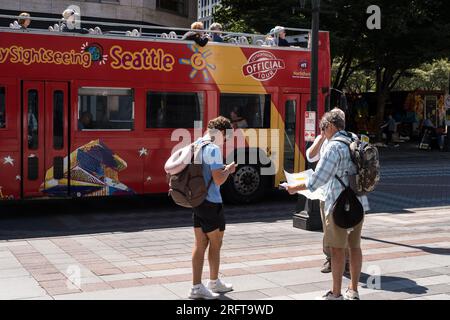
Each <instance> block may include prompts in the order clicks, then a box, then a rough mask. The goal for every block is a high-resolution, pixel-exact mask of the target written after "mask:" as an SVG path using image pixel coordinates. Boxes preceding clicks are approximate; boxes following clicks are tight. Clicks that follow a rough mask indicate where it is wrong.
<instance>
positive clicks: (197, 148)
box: [193, 140, 214, 192]
mask: <svg viewBox="0 0 450 320" xmlns="http://www.w3.org/2000/svg"><path fill="white" fill-rule="evenodd" d="M211 143H212V141H211V140H202V141H201V142H200V143H199V144H198V145H194V152H193V159H197V156H198V154H199V153H200V152H201V151H202V150H203V147H205V146H207V145H208V144H211ZM213 180H214V179H213V177H212V173H211V179H209V182H208V185H207V186H206V192H208V191H209V188H210V187H211V184H212V182H213Z"/></svg>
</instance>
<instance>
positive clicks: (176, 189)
mask: <svg viewBox="0 0 450 320" xmlns="http://www.w3.org/2000/svg"><path fill="white" fill-rule="evenodd" d="M210 143H211V142H210V141H202V142H200V143H193V144H191V145H190V146H189V147H190V148H191V153H190V154H192V157H191V162H190V163H189V164H187V165H186V167H185V168H184V169H183V170H182V171H180V172H178V173H176V174H170V173H168V174H167V179H168V182H169V195H170V196H171V197H172V199H173V201H174V202H175V203H176V204H177V205H179V206H182V207H185V208H195V207H198V206H199V205H201V204H202V203H203V202H204V201H205V199H206V196H207V194H208V190H209V187H210V186H211V183H212V181H213V179H212V177H211V180H210V181H209V183H208V185H206V183H205V180H204V178H203V167H202V161H201V160H202V159H201V154H202V152H201V151H202V150H203V147H204V146H206V145H208V144H210Z"/></svg>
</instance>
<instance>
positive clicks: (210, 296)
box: [189, 283, 219, 300]
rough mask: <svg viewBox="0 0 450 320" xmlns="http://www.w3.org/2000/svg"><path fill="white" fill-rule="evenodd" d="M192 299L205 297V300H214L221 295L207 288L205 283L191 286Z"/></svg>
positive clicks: (190, 296)
mask: <svg viewBox="0 0 450 320" xmlns="http://www.w3.org/2000/svg"><path fill="white" fill-rule="evenodd" d="M189 298H190V299H205V300H214V299H218V298H219V295H218V294H217V293H214V292H212V291H211V290H209V289H208V288H206V287H205V286H204V285H203V283H201V284H200V285H198V286H193V287H192V288H191V294H190V295H189Z"/></svg>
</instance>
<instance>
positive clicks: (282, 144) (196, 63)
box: [0, 28, 331, 202]
mask: <svg viewBox="0 0 450 320" xmlns="http://www.w3.org/2000/svg"><path fill="white" fill-rule="evenodd" d="M177 31H178V30H177ZM233 36H235V37H237V38H238V39H239V38H240V39H242V37H243V36H246V35H240V34H233ZM319 40H320V44H319V88H320V90H319V99H318V100H319V105H318V114H317V115H315V118H314V119H319V117H320V115H321V114H322V113H323V112H324V110H325V109H326V108H327V107H326V101H327V98H328V95H329V92H330V72H331V66H330V47H329V34H328V32H320V34H319ZM250 42H251V41H250ZM248 43H249V42H248V41H246V42H242V41H241V42H238V41H231V42H228V43H226V42H225V43H215V42H209V43H208V44H207V45H206V46H205V47H199V46H197V45H196V44H195V43H194V42H191V41H183V40H181V38H180V37H179V36H178V37H177V38H163V37H160V36H158V35H155V34H152V35H145V34H144V33H142V34H139V36H134V37H130V36H125V34H124V32H123V33H121V32H110V33H107V32H104V33H103V34H101V35H97V34H95V35H93V34H85V35H82V34H77V33H67V32H50V31H48V30H39V29H31V30H28V31H27V32H23V31H22V30H12V29H8V28H0V199H1V200H7V199H29V198H53V197H58V198H64V197H89V196H115V195H134V194H152V193H165V192H167V190H168V185H167V181H166V174H165V172H164V163H165V161H166V159H167V158H168V157H169V156H170V154H171V152H172V151H173V148H174V146H176V145H177V144H178V143H179V141H172V139H171V137H172V134H173V132H174V130H176V129H180V128H182V129H186V130H188V131H190V132H192V133H194V131H195V130H199V129H200V130H205V128H206V126H207V122H208V120H210V119H212V118H215V117H217V116H219V115H223V116H226V117H228V118H231V119H232V120H233V119H238V121H235V127H236V131H239V134H240V135H242V136H244V139H245V145H244V146H241V147H239V148H240V149H239V150H236V148H235V149H234V150H227V152H224V157H225V158H226V159H225V160H227V161H230V159H235V157H236V155H237V152H238V151H239V152H244V153H245V154H246V155H249V154H250V153H254V152H256V153H257V154H258V161H257V163H248V161H243V162H242V161H241V162H240V163H238V165H239V166H238V168H237V171H236V173H235V174H234V175H233V176H231V177H230V178H229V181H227V183H226V185H225V186H224V188H223V193H224V196H225V198H227V199H228V200H229V201H232V202H248V201H253V200H256V199H260V198H261V197H263V196H264V194H265V192H266V191H267V190H269V189H271V188H274V187H275V186H277V185H278V183H279V182H280V181H282V180H284V170H287V171H289V172H293V171H300V170H303V169H304V168H305V145H306V140H311V139H313V138H314V134H315V133H314V130H313V131H311V124H309V128H306V125H305V121H306V119H305V117H306V116H305V115H308V119H309V120H311V113H307V111H308V108H307V105H308V103H309V100H310V98H309V94H310V67H311V58H310V56H311V51H310V49H309V48H302V47H283V48H282V47H276V46H273V45H266V44H264V42H263V41H260V42H257V41H256V42H253V43H254V44H248ZM314 121H317V120H314ZM313 127H314V125H313ZM316 128H317V124H316ZM307 129H308V130H307ZM274 130H276V131H277V132H278V133H279V134H278V135H277V141H276V143H273V141H272V142H270V139H268V137H269V135H271V132H273V131H274ZM248 132H253V133H255V132H256V135H257V137H258V138H257V139H256V140H255V139H250V138H248V136H247V133H248ZM266 138H267V139H266ZM261 140H267V141H269V142H266V143H264V144H262V143H261ZM246 158H247V159H248V158H250V156H248V157H246ZM274 159H276V166H274V167H275V170H273V172H272V174H270V175H267V174H266V175H264V174H261V168H262V167H266V166H271V165H273V163H272V162H274Z"/></svg>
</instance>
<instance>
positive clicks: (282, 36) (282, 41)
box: [270, 26, 290, 47]
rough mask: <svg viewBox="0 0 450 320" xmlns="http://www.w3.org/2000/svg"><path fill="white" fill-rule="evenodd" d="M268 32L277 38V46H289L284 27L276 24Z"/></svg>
mask: <svg viewBox="0 0 450 320" xmlns="http://www.w3.org/2000/svg"><path fill="white" fill-rule="evenodd" d="M270 33H271V34H273V35H274V38H275V39H277V38H278V43H277V44H278V46H279V47H290V44H289V42H288V41H287V40H286V30H285V29H284V27H280V26H276V27H275V28H273V29H272V30H271V31H270ZM277 35H278V37H277Z"/></svg>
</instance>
